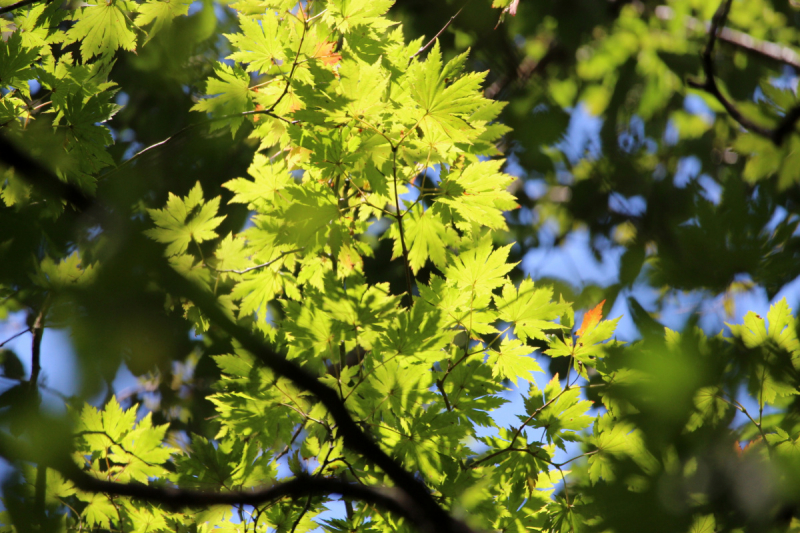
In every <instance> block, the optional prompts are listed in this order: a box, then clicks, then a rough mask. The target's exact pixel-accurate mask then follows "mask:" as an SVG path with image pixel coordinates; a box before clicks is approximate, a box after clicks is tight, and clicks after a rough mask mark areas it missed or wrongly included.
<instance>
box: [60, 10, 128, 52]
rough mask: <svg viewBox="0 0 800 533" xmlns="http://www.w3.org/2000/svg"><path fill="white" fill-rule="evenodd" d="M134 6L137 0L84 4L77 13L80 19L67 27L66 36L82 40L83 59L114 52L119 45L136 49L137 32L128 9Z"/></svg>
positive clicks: (126, 48)
mask: <svg viewBox="0 0 800 533" xmlns="http://www.w3.org/2000/svg"><path fill="white" fill-rule="evenodd" d="M133 9H135V4H133V5H130V4H129V2H125V1H122V0H113V1H111V2H108V3H106V2H101V3H100V4H97V5H89V6H87V7H83V8H81V9H80V12H79V13H78V14H77V15H76V16H75V18H76V19H78V21H77V22H76V23H75V25H74V26H72V27H71V28H70V29H69V30H68V31H67V38H68V39H69V40H71V41H82V42H81V55H82V56H83V59H84V61H88V60H89V59H91V58H92V57H94V56H96V55H101V56H107V55H110V54H113V53H114V52H116V51H117V49H119V48H122V49H123V50H127V51H129V52H132V51H134V50H135V49H136V33H135V32H134V31H133V27H134V26H133V23H132V22H131V20H130V18H129V17H128V14H127V12H128V11H132V10H133Z"/></svg>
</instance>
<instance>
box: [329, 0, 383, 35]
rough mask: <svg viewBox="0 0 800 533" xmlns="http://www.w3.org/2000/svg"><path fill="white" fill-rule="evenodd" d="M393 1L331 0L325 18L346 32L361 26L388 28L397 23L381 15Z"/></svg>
mask: <svg viewBox="0 0 800 533" xmlns="http://www.w3.org/2000/svg"><path fill="white" fill-rule="evenodd" d="M393 3H394V1H393V0H331V2H329V3H328V10H327V11H326V12H325V15H324V16H323V20H325V21H327V22H328V23H330V24H331V25H332V26H333V27H335V28H336V29H337V30H339V31H341V32H342V33H345V34H346V33H348V32H350V31H352V30H353V29H355V28H358V27H360V26H370V27H372V28H387V27H389V26H392V25H394V24H395V23H394V22H391V21H390V20H387V19H386V18H384V17H382V16H381V15H383V14H384V13H386V12H387V11H389V8H390V7H392V4H393Z"/></svg>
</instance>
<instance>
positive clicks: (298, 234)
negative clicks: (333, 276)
mask: <svg viewBox="0 0 800 533" xmlns="http://www.w3.org/2000/svg"><path fill="white" fill-rule="evenodd" d="M284 195H286V196H287V198H289V202H290V203H289V207H288V208H287V209H286V211H285V212H284V213H283V214H282V215H281V226H280V229H279V230H278V231H279V238H278V240H277V242H278V243H280V244H287V245H290V246H292V247H293V248H306V253H310V252H316V251H318V250H320V249H321V248H322V247H323V246H325V245H326V244H328V242H327V241H328V235H329V234H330V230H331V226H332V223H333V222H334V221H335V220H337V219H338V218H339V205H338V203H337V202H336V198H335V197H334V196H333V194H331V192H330V187H328V186H327V185H323V184H315V185H314V186H313V187H311V186H309V184H307V185H306V186H303V187H300V186H295V187H287V188H286V189H285V192H284Z"/></svg>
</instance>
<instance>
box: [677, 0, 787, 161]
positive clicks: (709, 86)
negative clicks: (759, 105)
mask: <svg viewBox="0 0 800 533" xmlns="http://www.w3.org/2000/svg"><path fill="white" fill-rule="evenodd" d="M732 3H733V0H723V1H722V3H721V4H720V6H719V9H717V12H716V13H714V17H713V18H712V19H711V26H710V27H709V30H708V42H707V43H706V46H705V48H703V54H702V56H701V59H702V64H703V72H704V74H705V78H706V79H705V80H704V81H702V82H699V81H696V80H689V81H688V84H689V86H690V87H694V88H695V89H700V90H702V91H705V92H707V93H709V94H711V95H712V96H714V98H716V99H717V101H719V103H720V104H722V107H724V108H725V111H727V112H728V114H729V115H730V116H731V118H732V119H733V120H735V121H736V122H738V123H739V124H740V125H741V126H742V127H743V128H745V129H746V130H749V131H751V132H753V133H756V134H758V135H761V136H762V137H766V138H767V139H769V140H771V141H772V142H773V143H775V144H776V145H777V146H780V145H781V144H783V141H784V140H785V139H786V137H787V136H788V135H789V134H790V133H792V132H793V131H794V127H795V123H796V122H797V120H798V119H800V106H797V107H794V108H792V109H790V110H788V111H787V112H786V114H785V115H784V116H783V119H781V121H780V122H779V123H778V126H777V127H775V128H768V127H765V126H762V125H760V124H756V123H755V122H753V121H752V120H750V119H749V118H747V117H746V116H744V115H743V114H742V112H741V111H739V109H738V108H737V107H736V105H734V103H733V102H732V101H731V100H729V99H728V98H727V97H726V96H725V95H724V94H722V91H721V90H720V88H719V85H718V84H717V79H716V72H715V69H714V46H715V45H716V43H717V40H718V37H719V33H720V28H723V27H724V26H725V22H726V20H727V18H728V12H729V11H730V8H731V4H732Z"/></svg>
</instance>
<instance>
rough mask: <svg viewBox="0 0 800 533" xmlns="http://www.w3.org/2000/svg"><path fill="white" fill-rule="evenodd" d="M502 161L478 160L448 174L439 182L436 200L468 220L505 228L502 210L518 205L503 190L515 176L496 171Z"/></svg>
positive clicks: (498, 169)
mask: <svg viewBox="0 0 800 533" xmlns="http://www.w3.org/2000/svg"><path fill="white" fill-rule="evenodd" d="M502 164H503V161H502V160H496V161H482V162H479V163H473V164H471V165H468V166H467V167H466V168H464V169H463V170H461V171H460V172H454V173H451V174H448V175H447V177H446V178H445V179H443V180H442V182H441V184H440V185H439V188H440V189H441V195H439V196H437V197H436V202H437V203H439V204H443V205H446V206H448V207H450V208H451V209H453V210H454V211H455V212H457V213H458V214H459V215H460V216H461V217H463V218H464V220H466V221H467V222H469V223H479V224H482V225H484V226H487V227H489V228H492V229H503V228H505V227H506V220H505V218H504V217H503V211H507V210H509V209H515V208H516V207H518V205H517V201H516V199H515V198H514V196H512V195H511V193H509V192H508V191H507V190H506V188H507V187H508V186H509V185H510V184H511V182H513V181H514V179H515V178H514V177H512V176H509V175H508V174H503V173H502V172H500V167H501V166H502Z"/></svg>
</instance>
